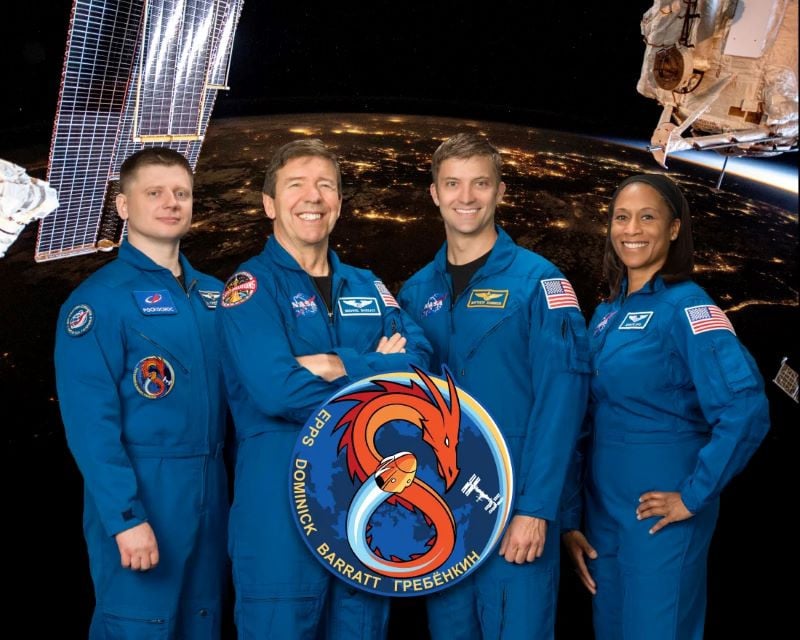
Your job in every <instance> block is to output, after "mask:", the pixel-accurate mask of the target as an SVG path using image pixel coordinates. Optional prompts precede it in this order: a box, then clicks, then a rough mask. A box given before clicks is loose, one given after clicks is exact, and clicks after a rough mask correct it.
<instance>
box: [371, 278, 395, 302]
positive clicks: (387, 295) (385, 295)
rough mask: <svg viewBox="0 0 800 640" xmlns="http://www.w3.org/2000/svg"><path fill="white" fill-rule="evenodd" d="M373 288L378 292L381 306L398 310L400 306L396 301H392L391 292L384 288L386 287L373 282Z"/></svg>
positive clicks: (380, 283)
mask: <svg viewBox="0 0 800 640" xmlns="http://www.w3.org/2000/svg"><path fill="white" fill-rule="evenodd" d="M375 288H376V289H377V290H378V293H379V294H380V296H381V300H383V304H385V305H386V306H387V307H397V308H398V309H399V308H400V305H399V304H397V300H395V299H394V296H393V295H392V292H391V291H389V290H388V289H387V288H386V285H385V284H383V282H381V281H380V280H376V281H375Z"/></svg>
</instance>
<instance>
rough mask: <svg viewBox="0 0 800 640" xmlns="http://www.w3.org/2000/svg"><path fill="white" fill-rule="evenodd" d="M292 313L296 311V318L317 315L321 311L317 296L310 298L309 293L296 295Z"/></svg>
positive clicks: (293, 298) (293, 300)
mask: <svg viewBox="0 0 800 640" xmlns="http://www.w3.org/2000/svg"><path fill="white" fill-rule="evenodd" d="M292 311H294V317H295V318H304V317H306V316H313V315H315V314H316V313H317V311H319V307H318V306H317V296H310V295H308V294H307V293H295V294H294V295H293V296H292Z"/></svg>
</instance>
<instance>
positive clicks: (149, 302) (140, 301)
mask: <svg viewBox="0 0 800 640" xmlns="http://www.w3.org/2000/svg"><path fill="white" fill-rule="evenodd" d="M133 297H134V298H136V304H137V305H138V306H139V311H141V312H142V313H143V314H144V315H146V316H166V315H174V314H176V313H178V308H177V307H176V306H175V303H174V302H173V301H172V296H171V295H170V293H169V291H167V290H166V289H159V290H158V291H134V292H133Z"/></svg>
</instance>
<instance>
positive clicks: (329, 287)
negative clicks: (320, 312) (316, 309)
mask: <svg viewBox="0 0 800 640" xmlns="http://www.w3.org/2000/svg"><path fill="white" fill-rule="evenodd" d="M311 279H312V280H313V281H314V286H315V287H316V288H317V291H319V295H321V296H322V301H323V302H324V303H325V308H326V309H327V310H328V315H331V313H332V312H331V305H332V304H333V300H332V298H333V276H331V275H327V276H311Z"/></svg>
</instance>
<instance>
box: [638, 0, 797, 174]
mask: <svg viewBox="0 0 800 640" xmlns="http://www.w3.org/2000/svg"><path fill="white" fill-rule="evenodd" d="M797 4H798V0H655V2H654V3H653V6H652V7H651V8H650V9H648V10H647V12H646V13H645V14H644V16H643V17H642V23H641V26H642V35H643V36H644V40H645V43H646V49H645V54H644V61H643V63H642V71H641V76H640V77H639V82H638V84H637V87H636V88H637V90H638V91H639V93H641V94H642V95H644V96H646V97H648V98H653V99H655V100H657V101H658V102H659V103H660V104H661V105H662V106H663V107H664V110H663V111H662V113H661V118H660V120H659V122H658V125H657V126H656V128H655V130H654V131H653V136H652V138H651V140H650V142H651V144H650V146H649V150H650V151H651V152H652V154H653V157H654V158H655V159H656V161H658V163H659V164H660V165H662V166H663V167H665V168H666V166H667V164H666V160H667V156H668V155H669V154H671V153H673V152H676V151H683V150H687V149H695V150H704V149H713V150H715V151H717V152H719V153H721V154H724V155H726V156H772V155H777V154H779V153H784V152H787V151H797V137H798V115H797V108H798V107H797V102H798V96H797V75H798V73H797V34H798V26H797Z"/></svg>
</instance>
